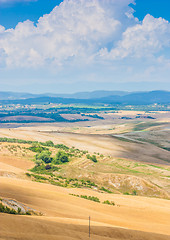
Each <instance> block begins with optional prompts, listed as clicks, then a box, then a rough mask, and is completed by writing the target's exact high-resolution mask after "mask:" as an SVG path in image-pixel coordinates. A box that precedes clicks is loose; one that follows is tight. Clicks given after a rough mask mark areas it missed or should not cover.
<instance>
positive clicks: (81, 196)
mask: <svg viewBox="0 0 170 240" xmlns="http://www.w3.org/2000/svg"><path fill="white" fill-rule="evenodd" d="M70 195H72V196H75V197H80V198H84V199H87V200H90V201H94V202H98V203H100V200H99V198H98V197H94V196H87V195H76V194H70Z"/></svg>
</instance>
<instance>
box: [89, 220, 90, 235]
mask: <svg viewBox="0 0 170 240" xmlns="http://www.w3.org/2000/svg"><path fill="white" fill-rule="evenodd" d="M89 238H90V216H89Z"/></svg>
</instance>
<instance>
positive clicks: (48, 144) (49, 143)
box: [45, 140, 54, 147]
mask: <svg viewBox="0 0 170 240" xmlns="http://www.w3.org/2000/svg"><path fill="white" fill-rule="evenodd" d="M45 145H46V146H48V147H54V143H53V142H52V141H50V140H49V141H46V142H45Z"/></svg>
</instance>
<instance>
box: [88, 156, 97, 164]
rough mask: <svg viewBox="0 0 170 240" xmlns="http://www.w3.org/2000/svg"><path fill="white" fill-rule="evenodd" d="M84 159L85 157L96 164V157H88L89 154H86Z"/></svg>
mask: <svg viewBox="0 0 170 240" xmlns="http://www.w3.org/2000/svg"><path fill="white" fill-rule="evenodd" d="M86 157H87V159H90V160H91V161H93V162H95V163H96V162H97V158H96V155H92V156H91V155H90V154H87V155H86Z"/></svg>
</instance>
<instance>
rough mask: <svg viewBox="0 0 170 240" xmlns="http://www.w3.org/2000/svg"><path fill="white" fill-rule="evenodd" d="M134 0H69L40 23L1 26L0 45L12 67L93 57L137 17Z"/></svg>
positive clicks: (88, 59) (49, 63)
mask: <svg viewBox="0 0 170 240" xmlns="http://www.w3.org/2000/svg"><path fill="white" fill-rule="evenodd" d="M132 2H133V0H121V1H120V2H119V3H118V1H117V0H76V1H75V0H65V1H64V2H63V3H61V4H60V5H59V6H57V7H55V8H54V9H53V11H52V12H51V13H50V14H47V15H44V16H43V17H41V18H40V19H39V21H38V23H37V24H36V25H34V23H33V22H31V21H29V20H28V21H25V22H23V23H18V25H17V26H16V28H15V29H7V30H5V29H4V28H3V27H2V26H1V27H0V49H1V50H3V51H4V52H5V62H6V65H7V66H8V67H17V66H18V67H24V66H27V67H28V66H29V67H30V66H33V67H38V66H42V65H58V66H60V65H62V64H63V63H64V62H67V61H70V60H72V61H73V60H75V61H76V60H77V59H79V58H82V59H84V60H85V59H86V60H85V61H90V59H91V58H92V57H93V55H95V54H96V52H98V51H99V50H100V49H101V48H102V47H103V46H109V45H110V44H111V45H113V44H114V42H115V41H117V40H118V39H119V37H120V36H121V34H122V32H123V31H124V30H125V29H126V27H127V26H129V25H132V24H133V22H134V21H135V20H134V19H132V18H131V17H129V14H130V13H131V11H132V10H131V8H130V7H129V6H128V5H129V4H130V3H132Z"/></svg>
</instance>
